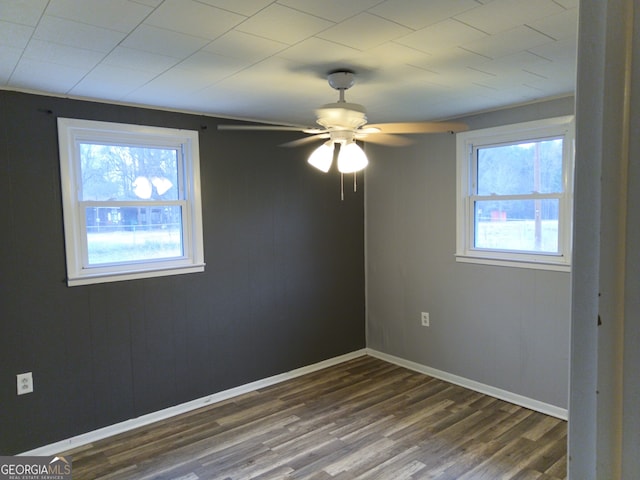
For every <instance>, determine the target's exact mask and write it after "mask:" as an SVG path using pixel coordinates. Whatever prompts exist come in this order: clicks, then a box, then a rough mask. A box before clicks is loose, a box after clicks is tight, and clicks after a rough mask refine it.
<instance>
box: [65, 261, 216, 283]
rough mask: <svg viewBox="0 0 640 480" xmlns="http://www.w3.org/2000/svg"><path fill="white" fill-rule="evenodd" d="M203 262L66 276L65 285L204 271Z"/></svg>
mask: <svg viewBox="0 0 640 480" xmlns="http://www.w3.org/2000/svg"><path fill="white" fill-rule="evenodd" d="M204 267H205V264H204V263H202V264H199V265H191V266H188V267H176V268H164V269H152V270H135V271H129V272H121V273H97V274H84V275H82V276H76V277H69V278H67V286H69V287H76V286H79V285H92V284H95V283H105V282H121V281H125V280H136V279H139V278H152V277H166V276H169V275H181V274H186V273H199V272H204Z"/></svg>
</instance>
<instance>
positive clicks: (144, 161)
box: [58, 118, 204, 286]
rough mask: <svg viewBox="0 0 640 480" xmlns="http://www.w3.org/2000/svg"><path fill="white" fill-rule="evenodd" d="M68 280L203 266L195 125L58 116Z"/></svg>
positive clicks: (115, 278)
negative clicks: (184, 126) (180, 127)
mask: <svg viewBox="0 0 640 480" xmlns="http://www.w3.org/2000/svg"><path fill="white" fill-rule="evenodd" d="M58 137H59V147H60V172H61V179H62V199H63V213H64V227H65V247H66V259H67V277H68V278H67V283H68V285H69V286H75V285H84V284H90V283H99V282H109V281H119V280H129V279H134V278H147V277H153V276H164V275H173V274H184V273H194V272H201V271H203V270H204V252H203V240H202V212H201V202H200V169H199V151H198V132H196V131H190V130H178V129H171V128H161V127H147V126H140V125H127V124H119V123H108V122H97V121H88V120H77V119H68V118H59V119H58Z"/></svg>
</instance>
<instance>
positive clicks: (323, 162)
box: [307, 141, 334, 173]
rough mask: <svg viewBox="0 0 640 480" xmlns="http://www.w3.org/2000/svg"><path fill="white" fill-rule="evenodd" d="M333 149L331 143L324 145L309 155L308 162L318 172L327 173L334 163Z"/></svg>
mask: <svg viewBox="0 0 640 480" xmlns="http://www.w3.org/2000/svg"><path fill="white" fill-rule="evenodd" d="M333 148H334V147H333V143H332V142H331V141H328V142H325V143H323V144H322V145H320V146H319V147H318V148H316V149H315V150H314V151H313V152H312V153H311V155H309V159H308V160H307V162H308V163H309V165H312V166H314V167H316V168H317V169H318V170H321V171H323V172H324V173H327V172H328V171H329V169H330V168H331V163H332V162H333Z"/></svg>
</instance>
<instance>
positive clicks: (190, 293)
mask: <svg viewBox="0 0 640 480" xmlns="http://www.w3.org/2000/svg"><path fill="white" fill-rule="evenodd" d="M57 116H63V117H72V118H87V119H93V120H104V121H114V122H124V123H134V124H146V125H159V126H166V127H174V128H185V129H192V130H199V131H200V161H201V186H202V209H203V221H204V248H205V260H206V262H207V267H206V271H205V272H204V273H199V274H189V275H178V276H173V277H162V278H155V279H144V280H133V281H125V282H117V283H110V284H99V285H88V286H81V287H72V288H69V287H67V286H66V283H65V275H66V273H65V257H64V239H63V230H62V208H61V196H60V174H59V163H58V147H57V130H56V117H57ZM217 121H218V120H216V119H213V118H207V117H200V116H195V115H185V114H178V113H170V112H162V111H157V110H145V109H139V108H130V107H122V106H115V105H108V104H98V103H89V102H80V101H72V100H66V99H61V98H50V97H44V96H35V95H27V94H20V93H15V92H6V91H0V205H2V208H0V226H1V227H0V228H1V231H2V235H0V250H1V251H2V254H1V256H0V455H9V454H14V453H18V452H23V451H26V450H29V449H32V448H36V447H39V446H43V445H47V444H49V443H52V442H55V441H59V440H62V439H65V438H69V437H71V436H74V435H78V434H81V433H84V432H88V431H91V430H95V429H97V428H99V427H103V426H106V425H111V424H114V423H117V422H119V421H123V420H127V419H130V418H134V417H137V416H140V415H143V414H146V413H149V412H153V411H156V410H159V409H162V408H166V407H169V406H172V405H176V404H180V403H183V402H186V401H189V400H193V399H196V398H200V397H202V396H206V395H209V394H212V393H215V392H218V391H221V390H224V389H228V388H231V387H234V386H238V385H242V384H245V383H248V382H251V381H254V380H257V379H261V378H265V377H268V376H271V375H275V374H278V373H282V372H286V371H289V370H292V369H295V368H298V367H301V366H305V365H309V364H312V363H315V362H318V361H321V360H324V359H327V358H331V357H335V356H337V355H340V354H344V353H347V352H351V351H354V350H357V349H360V348H363V347H364V346H365V335H364V322H365V317H364V241H363V238H364V232H363V229H364V211H363V194H362V191H363V189H364V185H362V188H361V189H360V191H359V192H358V193H357V194H354V193H349V194H348V195H347V198H346V199H345V201H344V202H341V201H340V196H339V177H338V175H337V174H336V173H335V172H332V173H329V174H327V175H325V174H322V173H320V172H317V171H315V170H314V169H313V168H311V167H309V166H308V165H307V164H306V162H305V158H306V156H307V155H308V154H309V153H310V152H309V151H307V150H309V149H310V148H312V147H309V149H304V148H300V149H287V148H280V147H277V145H278V144H279V143H282V142H284V141H288V140H292V139H293V138H297V136H296V135H295V134H290V133H286V134H274V133H269V134H262V133H239V132H218V131H217V130H216V122H217ZM225 123H228V122H225ZM362 183H363V182H362ZM27 371H32V372H33V378H34V385H35V391H34V393H31V394H28V395H23V396H17V395H16V377H15V376H16V374H18V373H22V372H27Z"/></svg>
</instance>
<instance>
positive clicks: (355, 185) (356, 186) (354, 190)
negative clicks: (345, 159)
mask: <svg viewBox="0 0 640 480" xmlns="http://www.w3.org/2000/svg"><path fill="white" fill-rule="evenodd" d="M357 191H358V172H353V192H354V193H355V192H357Z"/></svg>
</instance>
